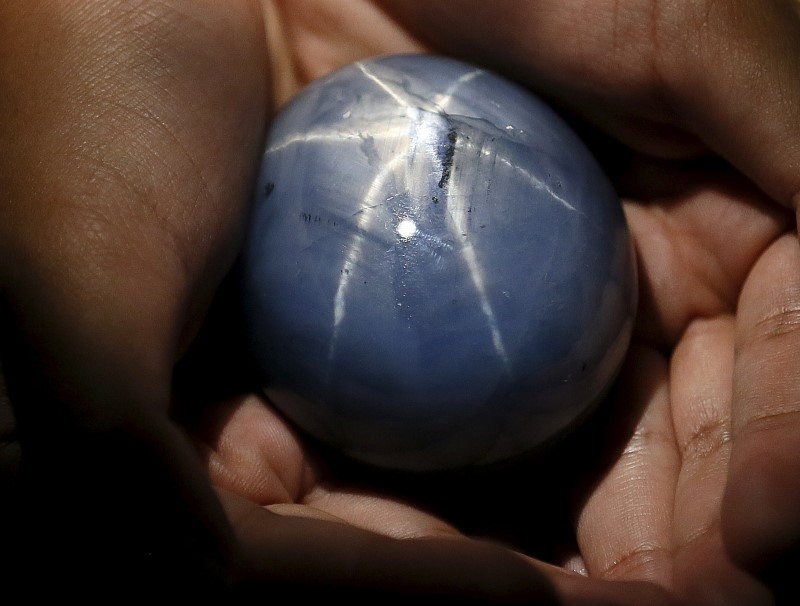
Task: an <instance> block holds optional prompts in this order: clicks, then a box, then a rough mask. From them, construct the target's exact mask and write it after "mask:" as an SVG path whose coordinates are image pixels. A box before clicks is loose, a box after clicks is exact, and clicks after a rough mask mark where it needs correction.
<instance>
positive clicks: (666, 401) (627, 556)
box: [577, 347, 679, 588]
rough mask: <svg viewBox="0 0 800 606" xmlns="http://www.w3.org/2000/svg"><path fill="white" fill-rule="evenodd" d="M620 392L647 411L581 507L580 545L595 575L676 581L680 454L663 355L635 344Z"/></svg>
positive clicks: (667, 585) (665, 582) (668, 584)
mask: <svg viewBox="0 0 800 606" xmlns="http://www.w3.org/2000/svg"><path fill="white" fill-rule="evenodd" d="M620 381H621V385H622V386H623V387H622V393H623V394H624V395H622V396H621V397H625V398H626V400H629V401H630V402H631V406H634V407H635V406H637V405H638V403H639V402H642V403H643V406H642V407H643V408H644V414H643V416H642V418H641V420H640V421H639V423H638V425H637V427H636V430H635V432H634V434H633V436H632V437H631V440H630V442H629V443H628V445H627V446H626V448H625V450H624V452H623V453H622V455H621V457H620V458H619V461H618V462H617V463H615V465H614V466H613V468H612V469H611V470H610V471H609V472H608V474H607V475H606V476H605V477H604V478H603V479H602V480H601V481H600V483H599V485H598V486H597V487H596V489H595V490H594V492H593V493H592V494H591V496H590V497H589V499H588V501H587V502H586V504H585V505H584V507H583V509H582V510H581V512H580V516H579V519H578V527H577V538H578V545H579V547H580V550H581V554H582V555H583V559H584V562H585V563H586V568H587V570H588V572H589V574H590V576H595V577H599V578H601V579H613V580H625V581H634V580H635V581H651V582H654V583H656V584H658V585H660V586H662V587H665V588H671V587H672V536H671V527H672V506H673V494H674V491H675V482H676V480H677V474H678V468H679V459H678V452H677V446H676V444H675V436H674V434H673V430H672V421H671V419H670V408H669V406H670V398H669V385H668V382H667V368H666V362H665V360H664V358H663V357H662V356H661V355H660V354H658V353H656V352H654V351H652V350H649V349H646V348H643V347H636V348H633V349H632V350H631V352H630V354H629V361H628V362H627V363H626V367H625V368H624V369H623V372H622V375H621V377H620Z"/></svg>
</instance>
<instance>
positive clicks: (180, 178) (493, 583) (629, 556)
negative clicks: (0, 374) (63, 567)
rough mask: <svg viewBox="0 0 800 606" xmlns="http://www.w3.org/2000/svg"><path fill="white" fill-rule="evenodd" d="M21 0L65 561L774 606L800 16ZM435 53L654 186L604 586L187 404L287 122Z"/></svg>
mask: <svg viewBox="0 0 800 606" xmlns="http://www.w3.org/2000/svg"><path fill="white" fill-rule="evenodd" d="M0 10H1V11H2V12H1V13H0V27H1V28H2V29H3V31H2V35H0V41H2V42H0V45H2V47H0V56H1V57H2V70H0V74H1V76H0V77H1V78H2V81H3V82H2V84H3V87H2V88H3V90H6V91H10V93H8V94H6V95H5V96H4V97H2V98H0V103H2V105H3V109H4V112H3V113H4V115H6V116H12V117H13V119H12V120H8V121H5V122H4V124H3V126H2V127H0V147H2V150H3V154H2V155H0V158H1V159H0V166H2V170H0V179H2V181H0V191H2V192H3V194H4V205H3V208H2V213H3V219H2V221H1V222H0V229H1V230H2V232H0V247H2V249H1V250H2V253H1V254H0V278H1V279H2V281H1V282H0V285H2V297H3V298H2V301H3V304H4V311H5V312H6V313H5V323H4V327H5V331H4V333H3V339H4V342H3V346H4V354H5V355H4V366H5V369H6V372H7V373H8V375H9V388H10V391H11V398H12V401H13V402H14V405H15V412H16V415H17V419H18V423H19V433H20V436H21V439H22V444H23V453H24V457H25V459H24V461H25V462H26V465H27V467H26V469H27V474H23V477H26V478H28V479H27V481H26V483H25V484H24V486H25V489H26V492H25V494H26V497H25V499H26V501H25V503H26V507H27V506H30V508H31V509H32V511H33V512H34V514H33V515H30V516H28V517H27V520H28V523H27V525H26V528H25V530H26V531H29V532H31V533H33V535H32V536H34V537H35V538H36V539H37V540H38V541H40V543H36V542H35V541H33V542H32V541H28V544H29V545H30V544H31V543H34V544H36V545H41V544H42V543H41V541H44V540H45V539H46V538H47V537H48V536H49V535H51V534H52V536H56V537H59V539H60V540H61V541H62V544H61V545H60V546H59V547H58V548H57V549H54V550H53V551H52V552H50V554H49V556H50V559H49V560H48V561H47V562H48V563H50V565H51V566H50V567H49V570H50V571H51V572H52V570H53V565H54V563H61V560H60V558H67V557H68V555H69V554H70V553H71V550H70V548H74V547H75V545H77V544H79V543H80V542H82V541H83V542H87V543H88V547H89V548H90V549H93V550H94V551H95V552H96V553H95V555H94V556H93V559H92V560H91V561H92V562H93V563H103V562H104V558H103V554H104V553H106V552H107V553H108V554H109V558H108V559H109V562H105V564H107V565H104V566H101V567H100V568H101V569H102V572H103V573H107V574H109V575H110V576H111V577H112V578H119V579H128V580H130V579H131V578H133V576H131V575H127V576H126V573H124V572H120V571H119V570H118V564H119V563H120V561H121V560H120V557H121V556H120V554H121V553H123V552H124V553H125V554H126V557H125V560H124V561H125V564H126V565H132V566H133V567H134V568H133V570H134V571H143V572H155V573H156V574H157V575H161V578H164V579H166V578H167V576H168V574H169V575H172V574H175V573H179V574H178V577H179V579H181V581H180V582H187V583H196V584H199V585H204V581H207V580H208V579H211V578H213V579H220V580H221V581H222V582H224V581H225V580H227V579H229V578H230V577H229V575H231V574H234V575H240V577H242V578H246V579H249V580H250V581H251V582H252V583H254V584H259V583H266V584H268V585H270V586H273V587H276V586H280V585H281V583H283V584H284V586H285V587H286V588H291V587H294V588H297V587H298V586H302V585H305V586H306V587H311V588H312V590H318V591H321V592H325V591H328V590H330V589H332V588H337V587H338V588H340V589H359V590H364V591H366V592H367V593H369V592H373V593H374V592H377V591H379V590H381V589H386V588H391V589H395V590H404V591H408V592H416V593H420V594H424V593H437V592H439V593H442V592H451V593H452V594H455V595H465V594H467V595H470V596H472V597H480V596H485V597H496V598H499V597H501V596H516V597H518V598H522V597H524V598H532V597H534V596H535V597H538V598H540V599H542V600H546V599H548V596H549V595H550V592H549V589H548V585H547V582H545V581H544V580H543V579H544V578H545V577H546V578H547V579H549V582H550V583H554V584H555V585H556V587H557V588H558V589H559V591H560V592H561V593H562V595H563V596H564V598H565V599H569V598H576V599H577V598H579V597H583V598H586V599H594V600H599V599H601V598H602V599H605V600H608V601H617V602H619V603H626V602H627V603H643V601H645V600H646V601H647V603H651V602H653V600H657V599H658V600H666V599H668V596H669V595H673V596H677V597H678V598H682V597H687V598H692V599H696V600H698V601H699V600H701V599H703V600H706V601H711V600H712V599H713V598H714V597H715V596H717V597H719V596H722V598H724V599H728V598H730V599H731V600H733V599H735V598H736V599H740V600H742V601H743V603H754V600H757V599H761V598H765V593H764V591H765V588H764V587H763V585H762V584H761V581H760V579H759V578H758V577H757V576H751V575H752V573H760V572H761V569H760V568H761V567H762V566H763V565H765V564H768V563H770V562H771V561H772V560H773V559H774V558H776V557H777V556H779V555H782V554H783V553H784V552H791V549H792V548H794V547H796V546H797V544H798V542H800V523H798V522H797V519H796V516H794V511H795V510H796V509H797V503H798V500H800V484H798V483H797V482H796V481H794V478H795V477H797V473H796V471H797V470H796V469H795V467H796V463H795V462H794V459H793V458H792V456H791V453H792V452H794V449H793V441H794V440H796V438H795V437H793V434H794V433H796V432H794V431H793V423H794V421H795V419H796V417H797V415H796V414H794V413H795V412H796V410H797V406H798V398H797V397H796V396H794V390H796V388H795V386H794V382H793V381H792V380H791V379H792V377H791V373H790V368H791V365H792V363H793V360H794V348H796V347H797V345H795V344H794V343H795V342H796V341H797V337H796V336H795V335H796V332H797V331H795V330H794V328H795V326H796V322H794V321H793V318H794V317H795V316H796V308H797V292H800V290H798V289H797V285H795V284H794V281H793V276H794V275H796V274H797V273H798V272H797V267H796V266H797V264H798V263H800V259H798V258H797V257H798V255H797V241H796V237H795V236H794V227H793V221H792V217H791V216H790V215H789V213H788V211H786V210H785V208H786V207H791V204H792V200H793V197H794V196H795V195H796V193H797V192H798V191H800V169H799V168H798V167H800V151H799V150H798V145H800V143H798V141H799V140H800V139H798V137H796V136H795V134H796V133H797V130H798V121H799V120H800V109H798V103H799V101H798V100H799V99H800V90H798V89H799V88H800V84H798V81H797V78H796V77H794V75H795V74H797V73H798V64H797V63H798V60H799V59H798V57H800V53H798V52H797V51H798V48H797V46H798V41H800V37H798V35H797V31H798V24H797V12H796V6H795V5H794V4H793V3H791V2H779V1H777V0H776V1H774V2H765V3H761V4H758V5H756V4H755V3H748V2H744V1H743V2H731V3H712V2H701V3H694V4H693V5H692V6H691V7H685V6H677V7H676V6H670V7H665V6H664V4H663V3H656V2H644V1H638V2H637V1H633V0H631V1H630V2H598V3H592V4H591V5H589V3H581V2H540V3H536V4H535V5H531V4H530V3H524V2H510V1H509V2H504V3H492V4H486V3H472V2H465V3H461V4H459V5H458V6H455V5H451V4H444V3H442V4H436V5H434V6H432V7H423V6H421V5H419V4H415V3H410V2H409V3H405V2H399V1H395V2H389V1H386V2H381V3H375V4H373V3H369V2H361V1H359V2H352V3H347V4H345V5H340V4H339V3H328V2H323V1H321V0H320V1H312V0H303V1H298V0H293V1H292V2H277V1H276V2H266V1H265V2H263V3H261V4H259V3H255V2H229V3H225V4H224V5H222V4H220V3H214V2H193V3H191V4H187V3H181V2H169V1H166V0H162V1H158V2H157V1H155V0H154V1H152V2H142V3H137V4H136V5H135V6H131V5H129V4H126V3H119V2H113V1H111V0H103V1H102V2H91V3H90V2H72V3H60V2H48V3H40V4H38V5H37V6H36V7H33V8H31V7H28V6H27V5H25V6H24V7H20V6H16V5H11V4H10V3H8V4H7V5H6V6H4V7H2V9H0ZM265 32H266V35H265ZM404 51H441V52H447V53H450V54H453V55H457V56H460V57H464V58H467V59H472V60H475V61H477V62H480V63H482V64H486V65H489V66H491V67H494V68H495V69H498V70H499V71H501V72H503V73H506V74H507V75H509V76H511V77H514V78H516V79H518V80H519V81H521V82H523V83H524V84H526V85H529V86H531V87H532V88H534V89H537V90H539V91H540V92H542V93H543V94H545V95H547V96H548V97H550V98H552V99H553V100H554V101H555V102H557V103H559V104H560V105H561V106H562V107H564V108H566V109H567V110H568V111H570V112H572V113H573V114H574V115H575V116H576V117H579V118H580V119H582V120H586V121H588V122H589V123H591V124H593V125H594V126H595V127H598V128H599V129H601V130H602V131H603V132H604V133H605V137H608V138H607V139H606V138H605V137H602V138H601V140H600V142H599V143H598V146H597V148H596V150H597V151H598V153H599V155H600V157H601V160H604V161H607V162H608V164H609V170H610V171H612V173H613V175H614V177H615V178H616V180H617V183H618V186H619V188H620V191H621V192H622V193H623V195H624V197H625V200H626V210H627V212H628V217H629V221H630V224H631V228H632V232H633V234H634V238H635V241H636V245H637V250H638V252H639V258H640V277H641V292H642V309H641V315H640V321H639V329H638V332H637V338H636V342H635V343H634V346H633V347H632V350H631V356H630V359H629V361H628V363H627V366H626V369H625V370H624V371H623V375H622V377H621V381H620V389H619V390H618V393H617V398H616V401H617V404H616V406H617V407H618V408H619V410H620V411H621V413H624V411H625V410H627V411H629V413H630V414H629V415H628V418H631V417H632V418H633V421H635V423H634V427H633V431H632V435H631V436H630V441H629V442H628V443H627V445H623V446H622V447H621V448H620V449H619V450H618V451H615V452H619V456H618V457H616V458H615V459H613V460H612V461H611V462H610V465H609V466H608V467H607V468H606V469H605V473H604V474H603V475H602V476H598V477H594V478H589V479H587V481H586V482H584V483H583V485H582V489H581V490H576V491H575V492H574V493H573V494H572V495H571V496H572V497H573V499H572V503H573V509H572V512H573V514H574V528H572V531H573V534H574V538H575V540H574V543H575V545H574V547H575V549H574V554H573V557H572V558H571V559H569V562H571V564H570V566H571V567H572V568H584V569H585V572H586V573H587V574H588V575H589V576H588V577H584V576H581V575H578V574H572V573H569V572H564V571H562V570H559V569H558V568H557V567H554V566H548V565H544V564H537V563H534V562H533V561H531V560H524V559H522V557H521V556H518V555H516V554H515V553H512V551H509V550H507V549H504V548H501V547H498V546H496V545H494V544H488V543H483V542H477V541H473V540H471V539H467V538H465V537H463V536H462V535H461V533H460V532H459V531H458V530H459V529H461V524H459V529H456V527H455V526H454V525H453V524H450V523H448V522H446V521H445V520H446V519H451V520H459V516H458V514H457V508H456V509H454V508H453V504H452V503H451V504H449V507H448V504H444V505H442V504H440V503H437V506H436V507H435V508H431V509H427V508H421V507H420V506H419V505H414V504H412V503H413V501H408V502H406V501H403V500H402V499H401V498H400V497H398V496H397V495H396V494H393V493H392V492H391V491H389V490H383V489H381V490H375V489H372V490H370V489H368V488H367V489H364V488H363V487H362V486H361V485H359V487H358V488H356V487H355V486H354V485H353V484H350V483H348V482H345V481H343V480H342V479H341V478H337V477H336V475H335V474H331V473H330V472H329V471H328V470H326V469H325V468H324V466H322V467H321V463H320V461H319V460H318V459H317V458H316V457H315V456H314V455H313V454H312V453H310V451H308V450H307V447H306V446H305V445H304V444H303V443H302V441H299V440H298V439H297V438H296V436H295V435H294V434H293V433H292V432H291V431H290V430H289V429H288V428H286V427H285V426H284V425H283V424H282V422H281V421H280V420H279V419H278V418H277V417H276V416H274V415H273V413H272V412H271V411H270V409H269V408H268V407H266V406H265V405H264V404H263V403H262V402H260V401H259V400H257V399H255V398H254V397H253V396H249V397H241V398H238V399H229V400H227V401H226V402H223V403H219V404H218V405H216V406H214V407H212V409H211V410H210V411H207V413H206V416H205V418H204V420H203V421H201V422H200V423H199V424H197V425H193V430H194V435H193V436H192V439H187V437H186V427H184V426H183V425H181V424H180V423H177V422H176V421H175V417H174V415H171V412H172V410H171V404H172V403H173V399H172V395H173V394H172V389H173V382H172V372H173V367H174V364H175V361H176V360H177V359H178V358H179V357H180V355H181V354H182V352H183V351H184V350H185V348H186V347H187V346H188V344H189V343H190V342H191V340H192V338H193V335H194V334H195V331H196V329H197V327H198V326H199V324H200V322H201V321H202V318H203V317H204V314H205V311H206V309H207V306H208V304H209V301H210V300H211V298H212V296H213V294H214V292H215V291H216V289H217V287H218V286H219V283H220V281H221V279H222V277H223V275H224V274H225V272H226V271H227V270H228V269H229V267H230V264H231V263H232V261H233V258H234V256H235V253H236V250H237V248H238V244H239V238H240V236H241V229H242V224H243V222H244V220H245V218H246V202H247V196H248V191H247V190H248V184H249V183H251V182H252V178H253V175H254V170H255V168H256V166H257V161H258V149H259V146H260V144H261V139H262V135H263V127H264V122H265V119H266V118H267V117H268V116H269V115H271V112H272V108H273V107H274V106H275V104H277V103H280V102H282V101H284V100H285V99H286V98H288V97H289V96H290V95H291V94H293V93H294V92H296V91H297V90H298V89H299V87H301V86H302V85H303V84H305V83H306V82H308V81H309V79H311V78H313V77H316V76H319V75H322V74H324V73H326V72H327V71H330V70H331V69H333V68H335V67H338V66H340V65H343V64H344V63H347V62H350V61H352V60H355V59H359V58H363V57H365V56H369V55H372V54H376V53H384V52H404ZM9 150H11V151H9ZM612 156H613V157H612ZM709 157H710V158H711V159H710V160H709V159H708V158H709ZM698 158H700V159H698ZM620 159H621V160H620ZM781 205H783V206H781ZM621 418H626V416H625V415H624V414H622V417H621ZM612 433H613V432H612ZM192 442H194V443H195V444H197V443H200V444H202V446H201V451H203V452H205V454H206V455H207V457H206V458H207V461H208V463H209V468H210V473H211V479H212V481H213V482H214V484H215V485H216V486H217V487H218V496H215V495H214V493H213V492H212V490H211V489H210V487H209V484H208V481H207V479H206V472H205V471H204V470H203V460H202V459H201V458H198V457H197V456H196V454H195V451H194V449H193V448H192ZM564 456H565V460H564V462H565V464H567V463H570V464H572V465H573V466H575V465H577V466H578V467H580V462H581V457H583V460H584V461H585V460H587V459H591V458H592V457H594V456H595V454H594V453H593V452H592V451H591V450H589V451H588V452H584V451H581V450H580V449H578V448H576V449H575V450H574V452H573V453H572V454H570V455H569V456H568V455H564ZM589 467H591V466H589ZM568 468H569V467H568ZM519 473H520V474H522V473H524V472H522V471H520V472H519ZM523 477H524V479H525V481H526V482H528V483H529V482H530V481H531V477H534V481H536V480H535V476H521V475H519V476H517V478H516V479H517V485H519V484H520V483H521V478H523ZM490 485H491V484H490ZM724 491H725V494H724V498H723V492H724ZM514 494H517V493H516V491H514ZM519 495H521V496H524V495H523V493H522V492H519ZM492 497H493V495H490V494H484V495H480V498H479V499H478V502H479V503H492V502H494V501H496V500H497V499H493V498H492ZM55 498H58V503H59V506H60V507H61V508H62V512H66V513H68V514H69V515H68V516H67V518H68V519H69V523H65V521H64V518H63V517H62V516H60V515H58V514H57V513H56V512H54V511H53V509H52V505H51V504H52V502H53V499H55ZM220 502H221V503H222V504H223V505H224V507H220ZM464 507H467V508H469V509H471V510H473V509H474V508H473V507H472V505H470V504H467V505H464ZM433 509H435V510H436V512H437V515H433V514H432V513H429V511H432V510H433ZM511 509H512V512H513V513H514V514H520V513H522V512H523V511H524V507H519V506H517V507H513V508H511ZM501 510H502V507H498V506H496V505H495V507H494V509H493V512H494V513H499V512H500V511H501ZM448 512H450V515H452V516H453V517H452V518H450V517H448ZM34 521H35V522H34ZM459 521H460V520H459ZM513 522H514V524H510V525H509V526H512V527H514V528H516V529H517V531H518V533H517V536H513V534H506V535H505V536H504V538H505V539H506V540H507V541H508V542H509V543H510V544H511V546H512V547H514V548H516V549H518V550H519V551H520V552H526V551H527V552H531V551H535V550H531V549H529V546H530V545H531V542H532V541H533V539H535V536H534V535H535V532H533V531H532V529H536V528H539V527H541V526H542V524H541V522H539V521H537V520H535V519H532V518H529V519H526V518H525V517H523V516H519V517H515V519H514V520H513ZM491 525H492V524H491V521H489V523H484V524H482V525H481V527H482V528H487V527H490V526H491ZM465 526H468V524H466V525H465ZM98 529H100V530H98ZM105 529H108V532H105ZM84 535H85V536H84ZM387 535H388V537H390V538H386V537H387ZM392 537H393V538H392ZM411 537H413V538H414V539H413V540H405V541H397V540H396V539H397V538H406V539H409V538H411ZM118 543H119V544H121V545H123V548H122V549H119V548H118V547H117V544H118ZM65 545H66V546H65ZM84 546H85V545H84ZM26 553H27V559H26V560H25V561H26V562H27V563H29V564H35V565H36V566H42V564H41V560H40V557H41V552H40V549H39V548H38V547H37V548H35V549H31V548H30V547H28V548H27V550H26ZM557 563H560V562H557ZM78 568H79V567H75V569H78ZM70 570H71V571H73V572H74V570H73V569H70ZM465 570H466V571H468V572H466V573H465ZM128 572H130V571H128ZM181 574H182V575H183V576H181ZM309 579H315V580H316V581H317V584H316V585H315V584H314V583H311V584H310V585H309ZM83 580H86V579H83ZM626 580H628V581H637V582H634V583H626V582H624V581H626ZM641 580H644V581H649V583H644V584H643V583H639V582H638V581H641ZM175 586H176V587H177V585H175ZM722 598H721V599H722ZM748 600H750V601H748Z"/></svg>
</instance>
